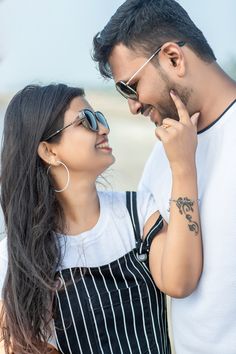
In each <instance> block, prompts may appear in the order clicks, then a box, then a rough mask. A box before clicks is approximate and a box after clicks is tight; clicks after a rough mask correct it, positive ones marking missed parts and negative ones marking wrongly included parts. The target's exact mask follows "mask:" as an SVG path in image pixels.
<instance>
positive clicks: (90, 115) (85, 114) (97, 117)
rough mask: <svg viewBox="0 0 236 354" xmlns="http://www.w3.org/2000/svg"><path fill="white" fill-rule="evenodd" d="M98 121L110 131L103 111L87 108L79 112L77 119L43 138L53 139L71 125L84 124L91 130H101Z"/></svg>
mask: <svg viewBox="0 0 236 354" xmlns="http://www.w3.org/2000/svg"><path fill="white" fill-rule="evenodd" d="M98 123H100V124H102V125H103V126H104V127H105V128H106V129H108V132H109V131H110V128H109V125H108V123H107V120H106V118H105V117H104V115H103V114H102V113H101V112H99V111H97V112H93V111H91V110H90V109H87V108H86V109H83V110H82V111H80V112H79V114H78V116H77V117H76V118H75V120H74V121H73V122H72V123H70V124H68V125H66V126H65V127H63V128H61V129H58V130H57V131H55V132H54V133H52V134H50V135H49V136H47V137H46V139H43V140H44V141H47V140H49V139H51V138H52V137H54V136H55V135H57V134H59V133H61V132H62V131H63V130H64V129H66V128H69V127H70V126H71V125H74V126H78V125H80V124H82V125H83V126H84V127H85V128H87V129H89V130H91V131H92V132H98V131H99V126H98Z"/></svg>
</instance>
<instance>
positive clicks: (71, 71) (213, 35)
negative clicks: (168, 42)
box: [0, 0, 236, 92]
mask: <svg viewBox="0 0 236 354" xmlns="http://www.w3.org/2000/svg"><path fill="white" fill-rule="evenodd" d="M122 2H123V0H87V1H85V0H3V1H2V2H1V3H0V47H1V53H0V55H1V56H2V57H3V60H2V62H1V65H0V92H3V91H12V90H17V89H19V88H21V87H23V86H24V85H26V84H28V83H38V82H40V83H49V82H59V81H63V82H66V83H69V84H77V85H83V86H85V87H88V86H98V85H100V86H105V85H107V84H105V83H104V80H103V79H102V78H100V75H99V73H98V71H97V70H96V69H95V64H94V63H93V61H92V59H91V57H90V51H91V47H92V45H91V43H92V38H93V36H94V34H95V33H96V32H97V31H98V30H100V29H101V28H102V27H103V25H104V24H105V23H106V22H107V20H108V19H109V18H110V16H111V15H112V14H113V13H114V11H115V10H116V9H117V7H118V6H119V5H120V4H121V3H122ZM179 2H180V3H181V4H182V5H183V6H184V7H185V9H186V10H187V11H188V12H189V14H190V16H191V17H192V19H193V20H194V21H195V23H196V24H197V25H198V26H199V27H200V28H201V30H202V31H203V32H204V34H205V35H206V37H207V39H208V41H209V42H210V44H211V46H212V47H213V49H214V50H215V53H216V56H217V57H218V60H219V62H220V63H221V64H222V65H223V66H225V65H226V64H227V63H228V60H229V58H230V57H235V58H236V40H235V38H236V21H235V14H236V1H235V0H198V1H194V0H180V1H179Z"/></svg>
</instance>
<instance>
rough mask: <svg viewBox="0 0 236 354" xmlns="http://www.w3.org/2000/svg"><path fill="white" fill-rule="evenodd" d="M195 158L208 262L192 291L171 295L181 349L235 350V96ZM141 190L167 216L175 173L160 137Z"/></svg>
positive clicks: (228, 353) (217, 353)
mask: <svg viewBox="0 0 236 354" xmlns="http://www.w3.org/2000/svg"><path fill="white" fill-rule="evenodd" d="M187 148H188V147H187V146H186V149H187ZM196 161H197V171H198V186H199V188H198V189H199V198H200V214H201V227H202V237H203V250H204V267H203V273H202V276H201V279H200V282H199V285H198V287H197V289H196V290H195V291H194V292H193V293H192V295H190V296H188V297H187V298H185V299H172V326H173V334H174V343H175V348H176V353H177V354H210V353H214V354H236V101H235V102H234V103H233V104H232V105H230V106H229V107H228V108H227V110H226V111H225V112H224V114H223V115H222V116H221V117H220V118H219V119H218V120H217V121H215V123H214V124H212V125H211V126H210V127H208V128H207V129H205V130H203V131H202V132H199V134H198V147H197V155H196ZM183 183H184V181H183ZM140 189H141V190H146V191H148V192H149V193H153V195H154V197H155V199H156V201H157V206H158V210H159V211H160V213H161V214H162V216H163V217H164V218H165V219H166V221H168V218H169V214H168V211H167V210H168V200H169V198H170V194H171V173H170V168H169V164H168V161H167V158H166V156H165V153H164V149H163V146H162V144H161V143H159V142H158V143H157V144H156V146H155V148H154V150H153V152H152V154H151V156H150V158H149V160H148V162H147V164H146V167H145V170H144V173H143V177H142V179H141V182H140Z"/></svg>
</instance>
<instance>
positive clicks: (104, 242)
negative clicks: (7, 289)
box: [0, 192, 157, 346]
mask: <svg viewBox="0 0 236 354" xmlns="http://www.w3.org/2000/svg"><path fill="white" fill-rule="evenodd" d="M98 196H99V202H100V216H99V219H98V221H97V223H96V225H95V226H94V227H93V228H92V229H91V230H89V231H86V232H83V233H81V234H80V235H76V236H63V235H58V237H59V238H60V245H61V251H62V255H63V257H62V265H61V267H60V270H62V269H66V268H72V267H97V266H102V265H105V264H108V263H111V262H113V261H115V260H116V259H118V258H120V257H122V256H124V255H125V254H126V253H128V252H130V251H131V250H132V249H133V248H134V247H135V237H134V231H133V227H132V224H131V220H130V216H129V213H128V210H127V208H126V198H125V193H124V192H121V193H119V192H99V193H98ZM137 210H138V217H139V223H140V230H141V231H142V230H143V227H144V225H145V223H146V221H147V220H148V218H149V217H150V216H151V215H152V214H153V213H154V212H156V211H157V206H156V203H155V201H154V198H153V197H152V196H151V195H150V194H147V193H145V192H138V193H137ZM7 260H8V257H7V238H5V239H3V240H2V241H1V242H0V270H1V271H0V299H1V293H2V287H3V283H4V279H5V275H6V271H7V262H8V261H7ZM50 343H51V344H53V345H54V346H56V342H55V338H51V340H50Z"/></svg>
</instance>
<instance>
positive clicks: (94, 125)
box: [84, 109, 98, 131]
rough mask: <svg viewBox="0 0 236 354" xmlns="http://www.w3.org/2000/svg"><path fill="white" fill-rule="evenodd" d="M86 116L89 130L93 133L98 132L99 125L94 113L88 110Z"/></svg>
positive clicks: (85, 112)
mask: <svg viewBox="0 0 236 354" xmlns="http://www.w3.org/2000/svg"><path fill="white" fill-rule="evenodd" d="M84 114H85V116H86V120H87V123H88V124H89V128H90V129H91V130H93V131H98V124H97V121H96V118H95V115H94V113H93V112H91V111H89V110H88V109H86V110H85V111H84Z"/></svg>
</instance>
